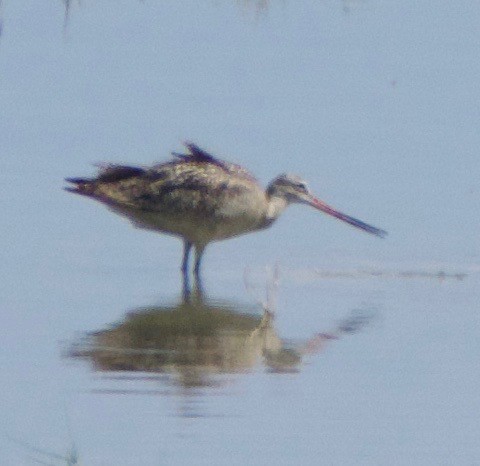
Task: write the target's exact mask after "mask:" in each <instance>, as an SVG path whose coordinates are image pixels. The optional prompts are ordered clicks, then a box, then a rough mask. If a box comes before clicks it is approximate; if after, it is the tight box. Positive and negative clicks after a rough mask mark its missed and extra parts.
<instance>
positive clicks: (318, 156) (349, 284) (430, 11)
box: [0, 0, 480, 466]
mask: <svg viewBox="0 0 480 466" xmlns="http://www.w3.org/2000/svg"><path fill="white" fill-rule="evenodd" d="M63 14H64V11H63V9H62V4H61V2H47V1H42V2H39V1H23V0H21V1H20V0H19V1H5V2H3V33H2V36H1V38H0V136H1V142H2V144H1V148H2V156H1V158H0V160H1V162H0V167H1V170H0V183H1V186H2V189H1V192H2V195H1V201H0V209H1V211H0V215H1V219H2V220H1V223H0V235H1V236H0V238H1V242H2V245H3V247H2V248H1V250H0V257H1V264H2V265H1V270H2V278H1V282H0V297H1V298H0V300H1V301H0V306H1V309H0V316H1V317H0V336H1V341H2V345H1V347H2V349H1V350H0V371H1V374H2V377H1V379H0V393H1V398H0V401H1V402H0V406H1V417H2V433H1V435H0V464H2V465H12V466H15V465H23V464H25V465H28V464H35V463H34V460H35V459H37V460H43V461H44V462H50V463H55V464H62V463H61V462H60V461H58V460H57V461H55V459H53V458H48V457H45V456H41V454H40V453H39V452H35V451H34V448H41V449H46V450H49V451H52V452H56V453H57V454H63V455H65V454H67V452H68V449H69V448H70V445H71V442H72V441H74V443H75V445H76V448H77V450H78V453H79V455H80V459H81V463H82V464H84V465H159V464H218V465H222V464H259V465H264V464H265V465H266V464H334V465H349V464H352V465H357V464H365V465H370V464H375V465H376V464H389V465H390V464H399V465H402V464H409V465H410V464H419V465H424V464H426V465H430V464H431V465H438V464H445V465H450V464H456V465H457V464H465V465H474V464H480V446H479V445H480V444H479V442H478V439H479V438H480V421H479V412H480V383H479V382H480V374H479V372H480V370H479V367H478V355H479V354H480V343H479V341H480V340H479V338H478V336H479V333H480V321H479V318H478V311H479V300H478V287H479V284H480V283H479V274H478V272H479V271H480V258H479V251H478V245H479V239H478V232H479V230H480V215H479V212H480V202H479V198H480V193H479V189H478V180H479V178H480V162H479V158H478V147H479V145H480V144H479V143H480V131H479V128H480V126H479V125H480V123H479V122H480V87H479V85H478V82H479V77H480V59H479V50H480V33H479V30H478V25H479V24H480V4H477V3H475V2H466V1H462V0H460V1H457V2H449V3H446V2H440V3H439V2H434V1H425V2H415V1H410V0H407V1H405V0H404V1H402V2H382V1H374V0H366V1H358V2H356V1H351V2H348V3H345V2H343V3H342V2H340V1H333V0H332V1H323V2H318V1H302V2H293V1H289V0H284V1H278V2H273V1H272V2H270V3H269V8H267V9H265V10H262V11H260V12H257V10H256V8H255V4H254V2H253V1H252V2H247V3H245V2H235V1H226V0H225V1H205V2H198V1H182V2H145V3H141V2H133V1H122V2H111V1H110V2H108V1H97V2H93V1H92V2H88V3H87V2H83V4H82V5H81V6H78V5H77V4H74V5H73V8H72V11H71V16H70V21H69V24H68V27H67V30H66V33H65V34H64V31H63V29H62V25H63ZM186 139H188V140H192V141H195V142H197V143H198V144H200V145H202V146H204V147H205V148H207V149H209V150H211V151H212V152H213V153H215V154H218V155H219V156H222V157H225V158H226V159H228V160H231V161H235V162H238V163H241V164H242V165H244V166H245V167H247V168H248V169H250V170H251V171H252V172H253V173H254V174H255V175H257V176H258V178H259V179H260V180H261V181H262V182H263V183H267V182H268V181H269V180H270V179H271V178H273V177H274V176H276V175H277V174H279V173H281V172H284V171H290V172H295V173H298V174H301V175H302V176H304V177H305V178H306V179H307V180H308V181H309V182H310V186H311V188H312V190H313V191H314V192H315V193H317V194H318V196H319V197H320V198H323V199H324V200H326V201H327V202H330V203H331V204H333V205H334V206H336V207H338V208H339V209H341V210H343V211H345V212H346V213H349V214H351V215H354V216H357V217H358V218H360V219H362V220H365V221H367V222H369V223H372V224H374V225H375V226H378V227H381V228H384V229H386V230H388V231H389V233H390V235H389V237H388V238H387V239H385V240H379V239H377V238H373V237H370V236H368V235H366V234H363V233H361V232H358V231H355V230H354V229H352V228H350V227H348V226H346V225H343V224H341V223H340V222H338V221H335V220H331V219H328V218H325V216H322V215H319V214H318V213H317V212H315V211H313V210H311V209H308V208H301V207H295V208H291V209H290V210H289V211H287V212H286V213H285V215H284V216H283V217H282V218H281V219H280V220H279V222H278V223H277V224H276V225H274V226H273V227H272V228H271V229H270V230H267V231H265V232H262V233H256V234H255V235H249V236H244V237H242V238H238V239H235V240H232V241H228V242H225V243H219V244H214V245H212V246H211V247H210V248H209V249H208V250H207V252H206V256H205V262H204V281H205V289H206V292H207V294H208V296H210V297H211V298H212V299H219V300H224V301H228V302H232V303H236V304H235V305H237V306H239V307H240V308H242V309H243V307H242V306H245V309H247V310H250V311H251V310H252V309H253V310H255V309H257V311H258V312H260V309H259V306H258V305H257V304H256V302H255V299H254V298H253V297H252V294H251V293H249V292H248V291H247V290H246V289H245V286H244V283H243V274H244V271H245V269H246V268H251V269H253V270H255V271H257V272H256V273H255V274H254V276H255V277H256V280H257V287H258V290H257V292H258V293H261V292H262V290H263V287H264V285H265V281H266V278H265V277H264V276H263V275H262V273H258V271H260V270H261V269H262V268H263V267H264V266H265V265H273V264H275V263H278V264H279V267H280V270H281V275H282V279H281V283H280V286H279V291H278V304H277V309H276V311H277V313H276V321H275V327H276V330H277V331H278V333H279V334H280V335H281V336H282V337H284V338H286V339H293V340H299V341H302V340H307V339H309V338H310V337H311V336H312V335H313V334H315V333H316V332H325V331H330V330H331V329H333V328H335V325H337V323H338V322H339V321H340V320H341V319H343V318H345V316H347V315H349V313H350V312H352V311H354V310H356V309H357V310H360V311H362V310H363V311H367V312H374V314H375V318H374V319H373V321H372V322H371V323H370V325H368V326H366V327H365V328H364V329H363V330H362V331H361V332H359V333H358V334H355V335H351V336H350V335H345V336H342V338H339V339H338V340H335V341H331V342H330V343H329V344H328V345H327V346H326V348H325V351H324V352H321V353H319V354H315V355H310V356H309V357H307V358H305V361H304V365H303V367H302V368H301V370H300V371H299V372H298V373H294V374H275V373H270V372H268V371H266V370H265V368H264V366H262V365H261V364H260V363H259V364H258V367H257V368H256V369H254V370H252V371H250V372H248V373H246V374H235V375H234V376H232V377H227V379H228V381H227V383H226V384H225V385H223V386H222V387H221V388H219V389H216V388H211V389H209V388H203V389H198V390H196V391H195V390H194V391H190V392H187V393H185V392H182V391H181V390H174V389H172V388H171V387H170V388H169V387H168V386H166V385H165V384H163V382H162V381H161V380H160V381H155V382H152V381H142V380H136V381H135V380H134V381H130V382H129V381H126V382H122V381H113V380H109V379H105V378H103V377H101V376H100V375H99V374H98V373H95V372H92V370H91V367H90V366H89V365H88V364H87V363H82V362H80V361H72V360H69V359H67V358H63V357H62V352H63V351H64V348H65V344H66V343H65V342H67V344H68V342H71V341H73V340H74V339H75V338H77V337H78V336H79V335H82V334H83V332H86V331H95V330H99V329H103V328H106V327H108V326H109V325H110V324H111V323H113V322H116V321H119V320H121V319H122V318H123V316H124V314H125V313H126V312H128V311H131V310H135V309H138V308H140V307H144V306H149V305H152V306H153V305H157V304H159V303H164V302H170V301H175V300H176V299H177V298H178V296H179V294H180V289H181V287H180V277H179V273H178V270H177V269H178V266H179V263H180V256H181V248H180V243H179V242H178V241H176V240H174V239H171V238H168V237H164V236H160V235H154V234H151V233H147V232H141V231H139V230H135V229H133V228H131V227H130V226H129V225H128V224H127V223H126V222H124V221H122V220H121V219H119V218H117V217H115V216H114V215H113V214H111V213H109V212H108V211H106V210H105V209H104V208H102V207H101V206H99V205H95V203H93V202H89V201H87V200H85V199H80V198H77V197H74V196H72V195H69V194H67V193H65V192H62V190H61V188H62V185H63V182H62V179H63V178H64V177H65V176H79V175H89V174H91V173H93V169H92V167H91V166H90V164H91V163H94V162H102V161H115V162H128V163H136V164H148V163H151V162H154V161H160V160H165V159H166V158H167V157H168V153H169V151H171V150H177V151H178V150H180V149H181V142H182V141H183V140H186ZM362 271H369V272H373V273H374V275H375V274H376V275H377V276H371V275H368V274H367V275H364V274H363V273H361V272H362ZM403 272H411V273H412V275H413V276H412V277H410V278H406V277H405V276H404V275H402V273H403ZM439 272H444V273H446V274H466V276H465V277H464V278H463V280H458V279H456V278H455V277H450V276H447V277H446V278H444V279H441V278H432V276H431V275H433V276H435V275H436V274H438V273H439ZM332 274H333V275H336V276H335V277H331V276H329V275H332ZM429 274H430V275H429ZM325 275H327V276H325ZM255 306H256V307H255ZM126 387H127V388H131V389H133V390H139V391H140V390H146V391H148V390H157V391H158V394H157V395H153V394H152V395H140V394H137V395H135V394H130V395H129V394H124V395H121V394H115V395H112V394H110V395H109V394H106V393H103V392H102V390H103V389H110V388H111V389H117V388H119V389H125V388H126ZM186 413H187V415H185V414H186ZM189 413H190V414H191V415H188V414H189ZM12 438H14V439H17V440H19V441H21V442H28V444H29V445H30V446H31V447H32V448H30V449H29V447H27V446H25V445H23V446H22V445H20V444H19V443H18V442H15V441H12V440H11V439H12ZM32 457H33V458H32ZM63 464H65V462H63Z"/></svg>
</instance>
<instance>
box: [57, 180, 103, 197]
mask: <svg viewBox="0 0 480 466" xmlns="http://www.w3.org/2000/svg"><path fill="white" fill-rule="evenodd" d="M65 181H66V182H67V183H71V184H72V185H74V186H66V187H65V188H63V189H65V191H68V192H70V193H75V194H81V195H82V196H92V195H93V194H94V192H95V183H93V181H92V180H90V179H88V178H65Z"/></svg>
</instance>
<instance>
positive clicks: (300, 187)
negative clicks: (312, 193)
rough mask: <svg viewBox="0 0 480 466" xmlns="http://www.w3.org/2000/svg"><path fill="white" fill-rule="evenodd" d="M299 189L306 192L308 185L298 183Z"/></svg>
mask: <svg viewBox="0 0 480 466" xmlns="http://www.w3.org/2000/svg"><path fill="white" fill-rule="evenodd" d="M297 189H298V190H299V191H304V192H307V191H308V188H307V185H306V184H305V183H298V184H297Z"/></svg>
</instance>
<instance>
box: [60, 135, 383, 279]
mask: <svg viewBox="0 0 480 466" xmlns="http://www.w3.org/2000/svg"><path fill="white" fill-rule="evenodd" d="M186 147H187V149H188V153H187V154H177V153H173V155H174V156H175V157H176V158H175V159H174V160H172V161H170V162H166V163H162V164H159V165H155V166H153V167H150V168H140V167H131V166H124V165H107V166H105V167H102V168H101V169H100V172H99V174H98V176H97V177H96V178H67V179H66V181H68V182H69V183H72V184H74V185H75V186H74V187H68V188H65V189H66V190H67V191H71V192H73V193H77V194H82V195H84V196H87V197H91V198H93V199H95V200H97V201H100V202H102V203H104V204H106V205H107V206H108V207H109V208H110V209H111V210H113V211H114V212H116V213H119V214H121V215H123V216H125V217H127V218H128V219H130V220H131V221H132V223H133V224H134V225H135V226H137V227H139V228H145V229H148V230H154V231H159V232H162V233H166V234H170V235H174V236H178V237H180V238H182V239H183V243H184V249H183V260H182V267H181V269H182V271H183V273H184V276H186V274H187V268H188V258H189V254H190V249H191V247H192V246H194V248H195V267H194V272H195V275H196V276H197V277H198V274H199V271H200V261H201V259H202V255H203V251H204V249H205V246H206V245H207V244H208V243H210V242H211V241H218V240H222V239H226V238H231V237H233V236H238V235H241V234H243V233H248V232H250V231H256V230H261V229H263V228H267V227H269V226H270V225H271V224H272V223H273V222H274V221H275V220H276V219H277V218H278V217H279V216H280V214H281V213H282V212H283V211H284V210H285V208H286V207H287V206H288V205H289V204H292V203H299V204H308V205H310V206H312V207H314V208H315V209H318V210H320V211H322V212H325V213H326V214H328V215H332V216H333V217H336V218H338V219H340V220H343V221H344V222H347V223H349V224H350V225H353V226H354V227H356V228H360V229H361V230H364V231H366V232H368V233H371V234H374V235H377V236H380V237H383V236H385V235H386V232H385V231H383V230H380V229H378V228H375V227H373V226H371V225H368V224H366V223H364V222H362V221H360V220H357V219H356V218H353V217H350V216H348V215H345V214H343V213H341V212H339V211H337V210H335V209H333V208H332V207H330V206H329V205H327V204H325V203H324V202H323V201H321V200H319V199H317V198H315V197H314V196H313V195H312V194H311V193H310V192H309V190H308V188H307V186H306V184H305V182H304V181H302V180H301V179H300V178H299V177H297V176H294V175H287V174H283V175H280V176H278V177H277V178H275V179H274V180H273V181H272V182H271V183H270V184H269V185H268V187H267V189H266V190H264V189H263V188H262V187H261V186H260V185H259V184H258V182H257V181H256V180H255V178H254V177H253V176H252V175H250V174H249V173H248V172H247V171H246V170H244V169H243V168H242V167H240V166H239V165H235V164H231V163H228V162H224V161H221V160H218V159H216V158H215V157H213V156H212V155H210V154H208V153H207V152H205V151H204V150H202V149H200V148H199V147H198V146H196V145H194V144H186Z"/></svg>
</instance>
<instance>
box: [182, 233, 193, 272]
mask: <svg viewBox="0 0 480 466" xmlns="http://www.w3.org/2000/svg"><path fill="white" fill-rule="evenodd" d="M190 249H192V243H190V241H187V240H184V242H183V260H182V267H181V271H182V273H183V275H184V276H186V275H187V272H188V258H189V256H190Z"/></svg>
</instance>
